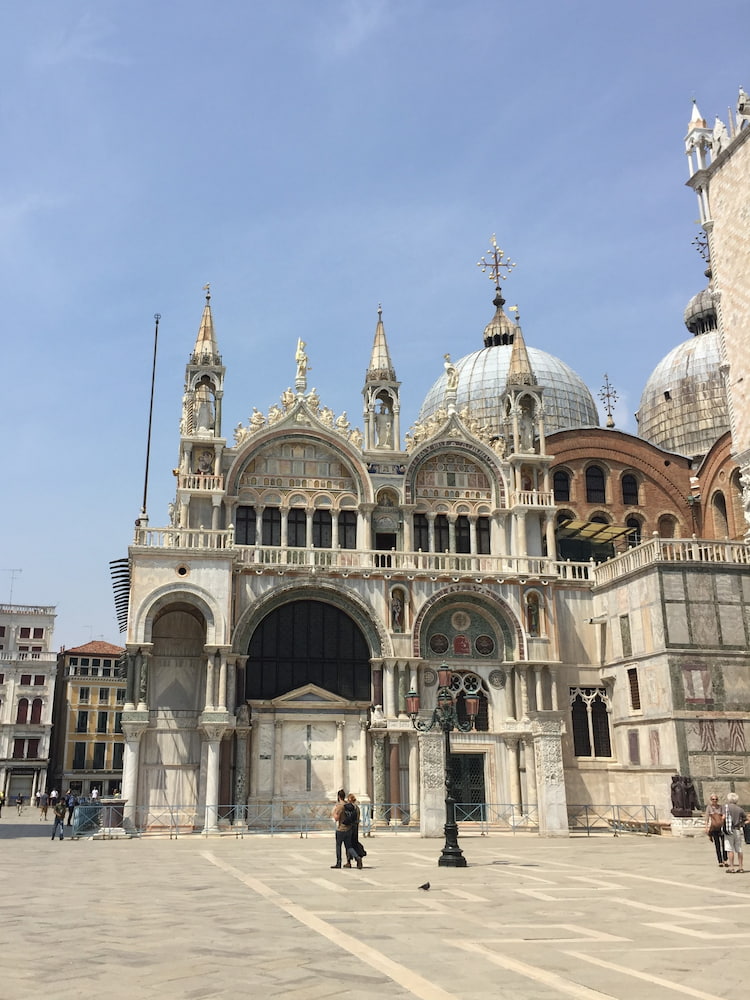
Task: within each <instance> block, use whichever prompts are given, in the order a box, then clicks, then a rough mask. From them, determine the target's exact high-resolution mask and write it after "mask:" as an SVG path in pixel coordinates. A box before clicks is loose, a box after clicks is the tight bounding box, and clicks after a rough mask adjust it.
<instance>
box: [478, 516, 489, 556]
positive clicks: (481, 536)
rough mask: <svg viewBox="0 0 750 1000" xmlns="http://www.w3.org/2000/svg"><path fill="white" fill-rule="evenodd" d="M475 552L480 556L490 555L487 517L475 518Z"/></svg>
mask: <svg viewBox="0 0 750 1000" xmlns="http://www.w3.org/2000/svg"><path fill="white" fill-rule="evenodd" d="M477 552H478V553H479V555H481V556H488V555H489V554H490V519H489V518H488V517H478V518H477Z"/></svg>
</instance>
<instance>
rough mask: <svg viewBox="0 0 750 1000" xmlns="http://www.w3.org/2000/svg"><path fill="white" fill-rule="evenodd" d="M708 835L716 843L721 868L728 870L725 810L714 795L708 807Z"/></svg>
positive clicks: (717, 858)
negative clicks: (725, 841) (725, 845)
mask: <svg viewBox="0 0 750 1000" xmlns="http://www.w3.org/2000/svg"><path fill="white" fill-rule="evenodd" d="M706 834H707V836H708V837H709V839H710V840H712V841H713V842H714V849H715V850H716V860H717V861H718V862H719V868H728V867H729V865H728V863H727V852H726V849H725V847H724V810H723V809H722V808H721V806H720V805H719V796H718V795H712V796H711V798H710V799H709V801H708V805H707V806H706Z"/></svg>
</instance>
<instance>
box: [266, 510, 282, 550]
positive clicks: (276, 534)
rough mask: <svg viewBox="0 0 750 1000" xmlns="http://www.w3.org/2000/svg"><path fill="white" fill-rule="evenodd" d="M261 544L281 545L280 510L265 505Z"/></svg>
mask: <svg viewBox="0 0 750 1000" xmlns="http://www.w3.org/2000/svg"><path fill="white" fill-rule="evenodd" d="M263 544H264V545H281V511H280V510H279V508H278V507H266V509H265V510H264V511H263Z"/></svg>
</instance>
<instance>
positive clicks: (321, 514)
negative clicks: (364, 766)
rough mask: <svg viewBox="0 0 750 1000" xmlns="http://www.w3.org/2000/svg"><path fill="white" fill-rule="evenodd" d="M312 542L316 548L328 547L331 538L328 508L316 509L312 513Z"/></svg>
mask: <svg viewBox="0 0 750 1000" xmlns="http://www.w3.org/2000/svg"><path fill="white" fill-rule="evenodd" d="M312 529H313V537H312V543H313V545H314V546H315V548H316V549H330V547H331V540H332V537H333V536H332V531H331V512H330V510H316V511H315V513H314V514H313V523H312Z"/></svg>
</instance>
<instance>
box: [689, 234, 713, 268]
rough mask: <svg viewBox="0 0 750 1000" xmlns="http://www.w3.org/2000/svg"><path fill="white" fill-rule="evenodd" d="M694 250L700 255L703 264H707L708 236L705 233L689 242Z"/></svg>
mask: <svg viewBox="0 0 750 1000" xmlns="http://www.w3.org/2000/svg"><path fill="white" fill-rule="evenodd" d="M691 242H692V244H693V246H694V247H695V249H696V250H697V251H698V253H699V254H700V255H701V257H702V258H703V260H704V261H705V263H706V264H707V263H708V254H709V250H708V236H707V235H706V233H705V232H701V233H698V235H697V236H696V237H695V239H694V240H692V241H691Z"/></svg>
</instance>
